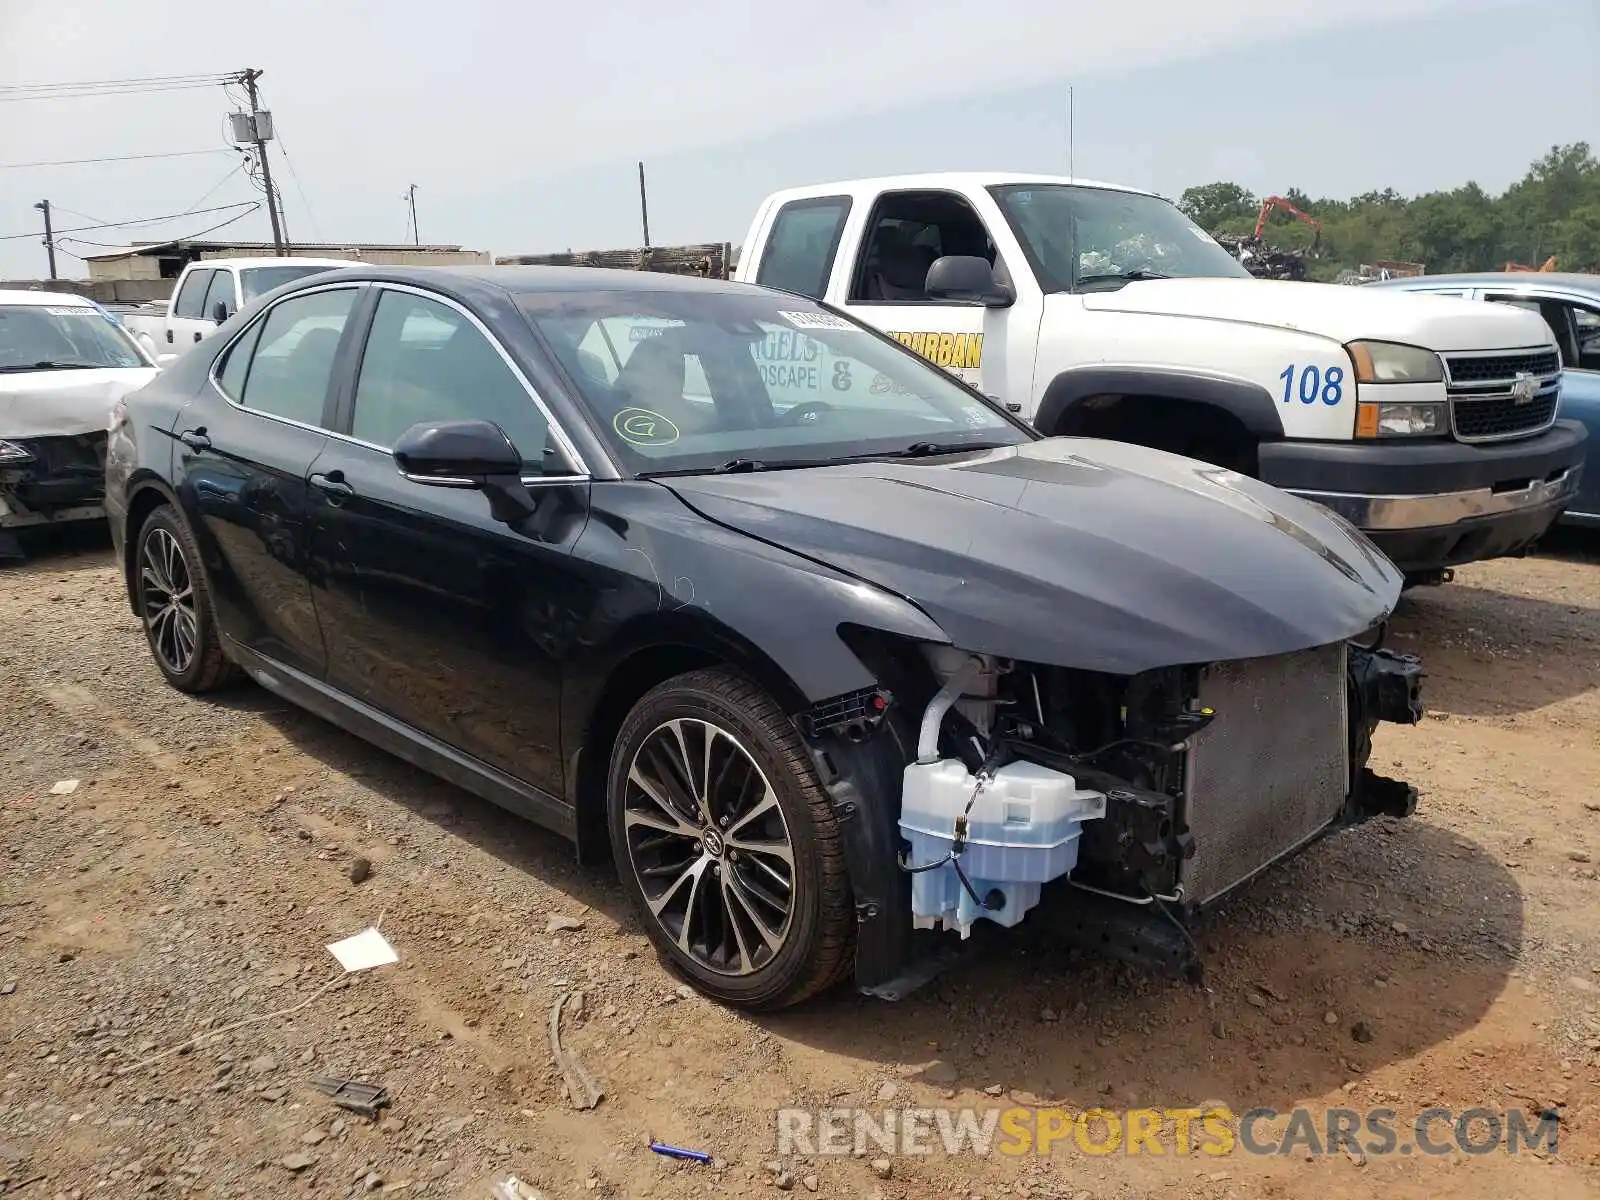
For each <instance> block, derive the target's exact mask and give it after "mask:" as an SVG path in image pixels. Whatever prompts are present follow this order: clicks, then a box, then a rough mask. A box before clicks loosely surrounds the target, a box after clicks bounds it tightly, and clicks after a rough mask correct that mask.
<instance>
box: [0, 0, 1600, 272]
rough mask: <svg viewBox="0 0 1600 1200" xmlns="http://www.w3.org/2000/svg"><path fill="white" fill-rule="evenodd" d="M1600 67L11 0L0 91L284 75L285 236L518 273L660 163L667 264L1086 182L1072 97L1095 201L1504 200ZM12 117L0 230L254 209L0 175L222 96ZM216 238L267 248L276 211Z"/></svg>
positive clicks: (1050, 25)
mask: <svg viewBox="0 0 1600 1200" xmlns="http://www.w3.org/2000/svg"><path fill="white" fill-rule="evenodd" d="M1597 64H1600V2H1597V0H1336V2H1332V3H1321V4H1317V5H1314V6H1307V7H1305V8H1303V9H1299V10H1298V11H1297V6H1296V5H1294V4H1293V3H1289V2H1286V0H1201V2H1199V3H1196V2H1195V0H1123V2H1121V3H1104V2H1101V0H1096V2H1088V3H1085V2H1079V0H988V2H987V3H982V4H979V3H971V2H967V3H957V2H955V0H919V2H918V3H916V4H910V3H906V2H904V0H901V2H900V3H889V2H887V0H851V2H848V3H846V2H844V0H810V2H809V3H806V4H802V5H795V6H785V5H776V6H775V5H768V4H762V5H754V4H733V3H719V2H716V0H677V2H676V3H673V4H663V3H661V2H660V0H610V2H609V3H606V4H580V3H563V4H560V5H550V4H548V3H545V4H540V3H537V2H536V3H534V4H528V3H526V2H522V3H511V2H509V0H454V2H453V3H449V4H442V5H441V4H434V3H429V4H423V3H419V2H418V0H387V2H378V0H339V2H337V3H333V2H330V0H316V2H313V0H273V2H271V3H264V4H232V3H218V2H217V0H0V87H3V85H15V84H31V83H50V82H58V81H63V82H70V81H79V80H103V79H124V78H133V77H141V76H150V75H172V74H179V73H189V72H218V73H221V72H226V71H231V70H237V69H240V68H243V67H249V66H254V67H259V68H261V69H262V70H263V71H264V72H265V75H264V76H263V78H262V81H261V88H262V97H263V104H264V106H265V107H268V108H270V109H272V111H273V113H274V115H275V117H276V119H277V122H278V126H279V132H280V134H281V138H282V140H281V141H280V142H279V143H278V144H277V146H276V148H275V153H274V170H275V172H276V173H277V175H278V176H280V177H281V178H280V180H279V182H280V188H281V190H282V192H283V194H284V199H285V204H286V208H287V214H288V223H289V231H290V234H291V236H292V237H294V238H297V239H305V240H319V241H321V240H328V241H367V242H376V241H400V240H403V239H404V238H405V236H406V212H405V205H404V201H403V195H404V192H405V189H406V186H407V185H408V184H411V183H415V184H417V185H418V192H417V203H418V210H419V217H420V221H419V224H420V226H421V233H422V237H423V240H424V241H437V242H452V243H464V244H466V245H469V246H472V247H474V248H479V249H488V250H493V251H495V252H496V253H503V254H509V253H516V252H527V253H536V252H540V251H549V250H562V249H566V248H568V247H572V248H575V249H599V248H610V247H617V246H626V245H633V244H636V243H637V241H638V240H639V213H638V195H637V183H636V176H635V168H634V162H635V161H636V160H637V159H640V158H642V159H644V160H645V161H646V169H647V171H648V172H649V181H650V205H651V212H650V229H651V234H652V240H654V241H656V242H658V243H665V242H673V241H685V242H687V241H711V240H723V239H727V240H732V241H734V242H738V241H740V240H741V239H742V238H743V235H744V233H745V228H746V225H747V224H748V222H749V220H750V217H751V216H752V214H753V211H754V207H755V204H756V203H757V201H758V200H759V199H760V198H761V196H762V195H764V194H765V193H766V192H768V191H771V190H773V189H775V188H778V187H782V186H786V185H790V184H800V183H808V182H815V181H820V180H826V179H832V178H842V177H848V176H853V175H870V174H880V173H887V172H893V171H905V170H939V169H960V168H1015V169H1018V170H1045V171H1053V172H1055V171H1060V172H1064V171H1065V170H1066V169H1067V152H1068V138H1067V86H1068V84H1069V83H1071V84H1072V85H1073V86H1074V89H1075V94H1076V108H1077V120H1076V147H1075V160H1076V162H1075V165H1076V168H1077V171H1078V173H1079V174H1080V175H1084V176H1089V177H1094V178H1100V179H1110V180H1116V181H1119V182H1126V183H1135V184H1140V185H1143V186H1148V187H1152V188H1155V189H1156V190H1158V191H1161V192H1164V193H1166V194H1168V195H1173V196H1176V194H1177V193H1178V192H1179V191H1181V190H1182V189H1183V188H1184V187H1186V186H1188V185H1190V184H1194V183H1204V182H1209V181H1211V180H1215V179H1234V180H1237V181H1239V182H1241V183H1244V184H1245V185H1246V186H1248V187H1250V188H1252V189H1254V190H1257V191H1261V192H1266V191H1282V190H1284V189H1287V188H1289V187H1299V188H1302V189H1304V190H1305V191H1308V192H1310V193H1311V194H1313V195H1318V194H1337V195H1349V194H1352V193H1356V192H1360V191H1364V190H1366V189H1369V188H1376V187H1385V186H1393V187H1395V188H1398V189H1400V190H1401V191H1404V192H1415V191H1420V190H1427V189H1431V188H1435V187H1450V186H1454V185H1456V184H1459V183H1462V182H1465V181H1466V180H1467V179H1476V180H1477V181H1479V182H1480V183H1482V184H1483V185H1484V186H1485V187H1488V188H1491V189H1493V190H1499V189H1501V188H1503V187H1504V186H1505V185H1506V184H1508V183H1510V182H1511V181H1513V180H1514V179H1516V178H1518V177H1520V175H1521V174H1522V173H1523V171H1524V170H1525V169H1526V167H1527V164H1528V163H1529V161H1530V160H1532V159H1533V158H1535V157H1536V156H1538V155H1539V154H1541V153H1543V152H1544V151H1545V150H1546V149H1548V148H1549V147H1550V146H1551V145H1552V144H1554V143H1558V142H1568V141H1574V140H1579V139H1583V140H1588V141H1590V142H1593V143H1597V144H1600V71H1597ZM5 95H6V93H4V92H3V91H0V235H5V234H13V233H19V232H26V231H28V230H31V229H36V228H37V227H38V218H39V214H38V213H36V212H34V211H33V208H32V205H33V203H34V201H36V200H39V199H41V198H45V197H48V198H49V199H50V200H51V201H52V203H53V204H54V205H55V206H56V208H57V219H56V224H57V226H58V227H69V226H73V225H88V224H91V223H92V222H91V221H89V220H86V219H84V218H83V217H82V216H80V215H78V214H89V216H90V217H93V218H95V219H97V220H99V221H118V220H126V219H130V218H140V217H146V216H154V215H159V214H164V213H175V212H183V211H187V210H190V209H193V208H197V207H210V206H213V205H219V204H225V203H229V202H232V201H239V200H247V199H250V198H251V197H252V195H258V194H256V193H252V191H251V189H250V186H249V184H248V183H247V182H246V181H245V180H244V178H243V177H242V176H237V175H236V176H235V177H234V178H232V179H231V180H229V181H227V182H226V183H223V184H222V185H221V186H220V187H217V188H216V190H215V191H214V192H213V193H212V194H210V195H206V193H207V192H208V190H209V189H212V188H213V187H214V186H215V185H217V184H218V183H219V181H220V180H222V179H223V177H224V175H225V174H226V172H228V171H229V170H230V169H231V168H232V167H233V165H234V159H233V158H232V157H230V155H229V153H226V152H219V153H216V154H212V155H204V156H196V157H186V158H174V159H168V160H155V161H144V162H124V163H108V164H99V165H84V166H65V167H26V168H20V169H19V168H16V167H9V166H4V165H3V164H15V163H27V162H34V161H38V160H58V159H76V158H92V157H99V156H105V155H115V154H138V153H146V154H148V153H164V152H171V151H190V150H202V149H212V148H217V149H219V150H221V148H222V147H224V146H225V144H226V142H225V133H224V114H225V113H226V112H227V111H228V110H229V109H230V108H231V107H232V104H231V103H230V102H229V101H228V100H227V98H226V97H225V96H224V95H223V93H222V91H221V89H220V88H216V89H207V90H201V91H179V92H173V93H169V94H165V95H128V96H116V97H95V98H74V99H62V100H53V101H40V102H26V103H18V102H7V101H5V100H4V99H3V97H4V96H5ZM284 151H287V152H288V162H289V163H291V164H292V167H293V171H292V173H291V171H289V170H287V169H285V162H284V158H283V152H284ZM202 196H205V200H204V204H203V205H202V204H199V203H197V201H198V200H199V198H200V197H202ZM227 215H229V214H227V213H223V214H219V215H215V216H203V215H196V216H189V217H184V218H182V219H181V220H175V221H170V222H167V223H165V224H161V225H151V226H146V227H143V228H139V229H128V230H115V229H108V230H90V231H84V232H83V233H82V234H81V235H79V236H81V237H82V238H86V239H92V240H94V241H98V242H108V243H117V244H122V243H126V242H127V241H129V240H132V239H134V238H139V239H154V238H162V237H174V236H182V235H185V234H193V233H195V232H197V231H199V230H201V229H203V228H205V226H206V225H208V224H211V223H214V222H215V221H217V220H219V219H221V218H222V217H225V216H227ZM68 236H72V235H68ZM215 236H218V237H226V236H235V237H242V238H258V239H263V240H264V239H266V238H267V237H268V236H269V235H268V228H267V221H266V216H265V213H264V211H263V212H261V213H258V214H254V215H251V216H249V217H246V218H245V219H244V220H242V221H239V222H238V223H237V224H235V225H232V226H230V227H229V228H228V229H227V230H224V231H220V232H219V233H218V234H216V235H215ZM63 247H64V248H65V249H69V250H76V251H78V252H79V253H85V252H89V248H88V247H86V246H85V245H84V244H83V243H82V242H72V241H65V242H63ZM61 266H62V272H63V274H82V273H84V268H83V266H82V264H81V263H79V262H77V261H76V260H74V259H72V258H69V257H65V256H63V258H62V259H61ZM43 273H44V251H43V248H42V247H41V246H40V245H39V242H38V239H37V238H36V237H29V238H25V239H10V240H0V278H6V277H9V278H16V277H19V276H24V277H29V276H38V275H42V274H43Z"/></svg>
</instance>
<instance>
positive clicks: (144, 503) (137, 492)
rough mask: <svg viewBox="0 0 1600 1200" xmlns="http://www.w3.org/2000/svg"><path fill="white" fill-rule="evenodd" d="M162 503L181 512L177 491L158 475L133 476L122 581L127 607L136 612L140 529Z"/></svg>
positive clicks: (125, 525) (125, 520) (125, 516)
mask: <svg viewBox="0 0 1600 1200" xmlns="http://www.w3.org/2000/svg"><path fill="white" fill-rule="evenodd" d="M163 504H170V505H172V507H173V508H175V509H177V510H178V511H179V512H180V513H181V512H182V506H181V505H180V504H179V503H178V497H177V495H176V494H175V493H174V492H173V490H172V489H171V488H170V487H169V486H168V485H167V483H166V481H165V480H163V479H162V478H161V477H160V476H159V475H156V474H155V473H154V472H145V473H143V474H138V475H135V476H134V477H133V479H132V481H131V482H130V483H129V484H128V500H127V504H126V506H125V507H124V509H123V518H122V519H123V525H122V530H123V536H122V585H123V587H124V589H125V590H126V591H127V593H128V608H129V610H130V611H133V612H137V611H138V607H139V602H138V598H137V596H136V595H135V593H134V587H133V574H134V571H133V567H134V563H135V562H136V561H137V559H138V556H139V546H138V541H139V531H140V530H141V529H143V528H144V523H145V522H146V521H147V520H149V519H150V514H151V513H153V512H154V511H155V510H156V509H158V508H160V507H161V506H162V505H163Z"/></svg>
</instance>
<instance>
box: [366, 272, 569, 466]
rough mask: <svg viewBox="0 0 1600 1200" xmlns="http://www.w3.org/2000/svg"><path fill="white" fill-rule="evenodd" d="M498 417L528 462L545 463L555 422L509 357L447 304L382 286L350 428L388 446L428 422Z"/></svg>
mask: <svg viewBox="0 0 1600 1200" xmlns="http://www.w3.org/2000/svg"><path fill="white" fill-rule="evenodd" d="M462 420H478V421H493V422H494V423H495V424H496V425H498V426H500V428H501V429H503V430H504V431H505V433H506V436H507V437H509V438H510V439H511V442H512V444H513V445H514V446H516V447H517V449H518V450H520V451H521V452H522V456H523V457H522V461H523V468H524V470H526V471H527V472H528V473H529V474H532V475H537V474H541V473H543V471H544V470H545V461H546V454H547V443H548V441H549V434H550V424H549V422H548V421H547V420H546V419H545V417H544V414H543V413H541V412H540V411H539V408H538V406H537V405H535V404H534V402H533V398H532V397H531V396H530V395H529V394H528V391H527V389H526V388H524V387H523V386H522V382H521V380H519V379H518V378H517V377H516V375H515V374H513V373H512V371H511V368H510V367H508V366H507V365H506V362H505V359H503V358H502V357H501V356H500V353H499V351H497V350H496V349H495V348H494V346H492V345H491V344H490V342H489V339H488V338H486V337H485V336H484V335H483V334H482V333H481V332H480V331H479V330H478V328H477V327H476V326H475V325H474V324H473V323H472V322H471V321H470V320H469V319H468V318H467V317H466V316H464V315H463V314H462V313H460V312H458V311H457V310H456V309H454V308H451V307H450V306H449V305H447V304H443V303H440V302H439V301H437V300H430V299H428V298H427V297H425V296H418V295H416V294H414V293H412V292H401V291H395V290H392V289H384V291H383V293H382V294H381V295H380V296H379V298H378V310H377V313H376V315H374V317H373V319H372V329H371V331H370V332H369V333H368V335H367V344H366V349H365V350H364V351H363V353H362V356H361V370H360V374H359V375H358V376H357V380H356V393H355V411H354V415H353V418H352V420H351V425H350V434H351V436H352V437H355V438H358V439H359V440H361V441H363V442H368V443H371V444H372V445H375V446H382V447H383V448H385V449H390V448H392V447H393V446H394V444H395V443H396V442H397V441H398V440H399V438H400V435H401V434H403V433H404V432H405V431H406V430H407V429H410V428H411V427H412V426H413V425H416V424H418V423H419V422H422V421H462Z"/></svg>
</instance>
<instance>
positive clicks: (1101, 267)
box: [990, 184, 1250, 292]
mask: <svg viewBox="0 0 1600 1200" xmlns="http://www.w3.org/2000/svg"><path fill="white" fill-rule="evenodd" d="M990 192H991V194H992V195H993V196H994V198H995V201H996V203H998V204H999V205H1000V211H1001V212H1003V213H1004V214H1005V216H1006V220H1007V221H1008V222H1010V224H1011V228H1012V230H1013V231H1014V232H1015V233H1016V235H1017V239H1018V240H1019V241H1020V242H1021V243H1022V248H1023V252H1024V253H1025V254H1026V255H1027V256H1028V260H1029V263H1030V265H1031V266H1032V267H1033V269H1034V273H1035V274H1036V275H1037V276H1038V278H1039V283H1040V286H1042V287H1043V288H1044V290H1045V291H1047V292H1072V291H1090V290H1095V291H1098V290H1105V289H1114V288H1119V287H1121V286H1122V285H1123V284H1125V283H1128V282H1130V281H1132V280H1135V279H1192V278H1246V279H1248V278H1249V277H1250V273H1249V272H1248V271H1246V270H1245V269H1244V267H1243V266H1242V265H1240V263H1239V261H1238V260H1237V259H1236V258H1234V257H1233V255H1231V254H1229V253H1228V252H1227V251H1226V250H1224V249H1223V248H1222V247H1221V246H1219V245H1218V244H1217V242H1216V240H1215V239H1213V238H1212V236H1211V235H1210V234H1209V233H1207V232H1206V231H1205V230H1203V229H1201V228H1200V226H1198V225H1196V224H1195V223H1194V222H1193V221H1191V220H1189V218H1188V217H1186V216H1184V215H1183V213H1181V212H1179V211H1178V209H1177V208H1176V207H1174V206H1173V205H1171V204H1169V203H1167V201H1165V200H1163V199H1161V198H1160V197H1159V196H1151V195H1148V194H1146V193H1143V192H1126V191H1121V190H1119V189H1116V188H1094V187H1076V186H1072V185H1065V184H1010V185H1005V186H1000V187H993V188H990Z"/></svg>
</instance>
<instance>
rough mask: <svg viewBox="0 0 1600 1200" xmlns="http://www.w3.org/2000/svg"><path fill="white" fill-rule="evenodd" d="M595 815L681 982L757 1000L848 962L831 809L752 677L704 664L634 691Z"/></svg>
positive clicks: (781, 997) (792, 996) (848, 915)
mask: <svg viewBox="0 0 1600 1200" xmlns="http://www.w3.org/2000/svg"><path fill="white" fill-rule="evenodd" d="M607 810H608V811H607V815H608V818H609V825H610V831H611V845H612V849H613V851H614V853H615V857H616V862H617V870H618V873H619V874H620V875H621V877H622V884H623V888H624V889H625V890H626V891H627V893H628V898H629V901H630V902H631V903H632V904H633V906H634V908H635V909H636V911H637V912H638V914H639V919H640V921H641V922H642V923H643V924H644V927H645V931H646V932H647V933H648V934H649V936H650V940H651V941H652V942H653V943H654V944H655V947H656V949H657V951H658V952H659V953H660V954H661V956H662V957H663V958H664V959H666V961H667V962H668V963H669V964H670V966H671V967H672V969H673V970H674V971H676V972H677V973H678V974H680V975H682V976H683V977H684V978H686V979H687V980H689V982H690V983H692V984H693V985H694V986H695V987H696V988H698V989H699V990H701V991H702V992H705V993H706V994H707V995H709V996H712V997H714V998H715V999H717V1000H720V1001H722V1002H723V1003H726V1004H729V1005H734V1006H737V1007H740V1008H747V1009H765V1010H771V1009H779V1008H787V1007H789V1006H790V1005H794V1004H798V1003H799V1002H801V1001H802V1000H805V999H807V998H809V997H811V996H814V995H816V994H817V993H819V992H821V991H823V990H825V989H826V988H828V987H830V986H832V985H833V984H835V983H837V982H838V981H839V980H840V979H841V978H842V977H843V976H844V975H845V974H847V973H848V972H849V970H850V968H851V965H852V963H853V956H852V949H853V946H852V943H853V938H854V933H855V914H854V907H853V904H852V902H851V894H850V884H849V879H848V876H847V874H846V871H845V865H844V851H843V846H842V839H841V836H840V833H839V825H838V819H837V818H836V817H835V816H834V814H833V810H832V808H831V807H830V805H829V803H828V798H827V794H826V793H825V792H824V791H823V790H822V787H821V785H820V784H819V783H818V781H817V777H816V774H815V772H814V771H813V770H812V767H811V761H810V759H809V757H808V756H807V754H806V750H805V746H804V744H803V743H802V742H801V740H800V737H799V735H798V734H797V733H796V731H795V729H794V727H793V725H792V724H791V723H790V722H789V721H788V719H787V718H786V717H785V716H784V714H783V710H782V709H781V708H779V706H778V705H777V704H776V703H775V702H774V701H773V700H772V698H771V697H770V696H768V695H767V693H766V692H765V691H763V690H762V689H761V688H760V687H759V686H757V685H756V684H755V683H754V682H752V681H751V680H749V679H747V678H746V677H744V676H743V675H740V674H737V673H735V672H733V671H729V670H723V669H710V670H702V671H695V672H692V673H690V674H687V675H680V676H678V677H677V678H675V679H670V680H668V681H667V682H666V683H663V684H661V685H659V686H658V687H656V688H655V689H653V690H652V691H650V692H648V693H647V694H646V695H645V696H644V697H643V698H642V699H641V700H640V701H639V702H638V704H636V705H635V706H634V708H633V711H632V712H630V713H629V714H628V717H627V719H626V720H625V721H624V722H623V724H622V728H621V730H620V731H619V732H618V734H617V740H616V743H615V745H614V746H613V748H612V753H611V769H610V772H609V776H608V784H607Z"/></svg>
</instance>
